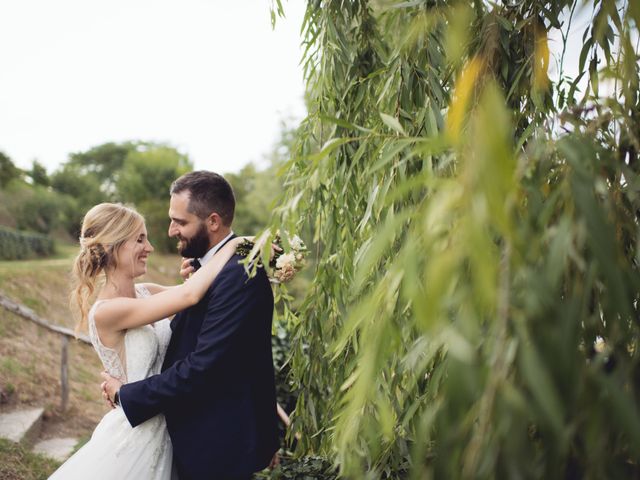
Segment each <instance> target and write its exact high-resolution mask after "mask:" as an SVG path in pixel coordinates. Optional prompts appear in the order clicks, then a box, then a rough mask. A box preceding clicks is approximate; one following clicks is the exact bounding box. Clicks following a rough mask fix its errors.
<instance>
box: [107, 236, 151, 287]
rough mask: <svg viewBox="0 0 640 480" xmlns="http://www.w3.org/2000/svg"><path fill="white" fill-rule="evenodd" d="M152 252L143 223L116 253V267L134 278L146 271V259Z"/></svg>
mask: <svg viewBox="0 0 640 480" xmlns="http://www.w3.org/2000/svg"><path fill="white" fill-rule="evenodd" d="M151 252H153V246H152V245H151V243H149V239H148V238H147V229H146V227H145V226H144V225H143V226H142V227H141V228H140V230H138V231H137V232H136V233H135V234H134V235H133V236H132V237H131V238H130V239H129V240H127V241H126V242H125V243H124V244H123V245H122V247H120V251H119V252H118V255H117V265H118V266H117V267H116V268H118V269H122V270H124V271H126V272H127V273H130V274H131V275H132V276H133V277H134V278H135V277H139V276H140V275H144V274H145V273H147V259H148V258H149V255H150V254H151Z"/></svg>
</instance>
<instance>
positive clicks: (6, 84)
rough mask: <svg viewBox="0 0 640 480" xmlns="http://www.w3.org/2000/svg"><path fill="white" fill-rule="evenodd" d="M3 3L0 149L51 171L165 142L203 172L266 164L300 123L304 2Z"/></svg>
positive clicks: (59, 0)
mask: <svg viewBox="0 0 640 480" xmlns="http://www.w3.org/2000/svg"><path fill="white" fill-rule="evenodd" d="M283 3H284V5H285V8H286V12H285V13H286V14H287V18H286V19H279V20H278V22H277V25H276V28H275V30H272V28H271V22H270V11H269V5H270V2H269V1H268V0H242V1H238V2H222V1H219V0H181V1H175V0H108V1H104V0H103V1H96V0H55V1H52V0H17V1H2V2H0V45H2V47H0V65H1V67H0V68H1V73H0V150H2V151H4V152H5V153H6V154H7V155H9V156H10V157H11V158H12V159H13V161H14V162H15V163H16V164H17V165H19V166H20V167H23V168H26V167H30V166H31V162H32V160H33V159H37V160H39V161H40V162H41V163H43V164H44V165H45V166H46V167H47V169H48V170H49V172H51V171H52V170H54V169H55V168H57V166H58V165H59V164H60V163H62V162H64V161H65V160H66V159H67V156H68V154H69V153H70V152H76V151H83V150H86V149H88V148H90V147H93V146H96V145H99V144H101V143H105V142H109V141H115V142H120V141H125V140H136V139H140V140H150V141H163V142H169V143H171V144H172V145H174V146H176V147H178V148H179V149H180V150H181V151H183V152H185V153H187V154H188V155H189V156H190V157H191V159H192V161H193V162H194V163H195V167H196V168H207V169H211V170H215V171H219V172H230V171H237V170H239V169H240V168H241V167H242V166H243V165H244V164H246V163H247V162H249V161H252V160H253V161H259V160H260V159H262V156H263V155H264V154H265V153H267V152H269V151H270V148H271V146H272V145H273V144H274V142H275V141H276V140H277V138H278V132H279V131H280V122H281V120H286V119H289V120H294V121H295V120H298V121H299V120H300V119H301V118H303V117H304V114H305V112H304V103H303V79H302V69H301V67H300V66H299V61H300V56H301V49H300V34H299V31H300V25H301V22H302V16H303V14H304V5H305V2H302V1H299V0H292V1H289V2H283Z"/></svg>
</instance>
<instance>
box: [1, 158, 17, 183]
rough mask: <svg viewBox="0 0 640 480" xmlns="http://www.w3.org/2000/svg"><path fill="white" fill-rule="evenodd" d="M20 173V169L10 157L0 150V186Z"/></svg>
mask: <svg viewBox="0 0 640 480" xmlns="http://www.w3.org/2000/svg"><path fill="white" fill-rule="evenodd" d="M20 174H21V172H20V169H19V168H18V167H16V166H15V165H14V163H13V162H12V161H11V159H10V158H9V157H8V156H7V155H6V154H5V153H4V152H0V188H4V187H6V186H7V185H8V184H9V182H10V181H11V180H13V179H16V178H19V177H20Z"/></svg>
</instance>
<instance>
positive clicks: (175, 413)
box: [105, 171, 278, 480]
mask: <svg viewBox="0 0 640 480" xmlns="http://www.w3.org/2000/svg"><path fill="white" fill-rule="evenodd" d="M170 193H171V201H170V204H169V217H170V218H171V225H170V226H169V236H170V237H176V238H177V239H178V240H179V244H178V249H179V251H180V254H181V255H182V256H183V257H189V258H197V259H198V260H199V263H200V264H204V263H206V262H208V261H209V260H210V259H211V258H212V257H213V256H214V255H215V254H216V252H217V251H218V250H219V249H220V248H221V247H222V246H223V245H224V244H225V243H226V242H227V241H229V240H230V239H231V238H233V237H234V234H233V232H232V231H231V222H232V221H233V214H234V209H235V199H234V196H233V191H232V189H231V186H230V185H229V183H228V182H227V181H226V180H225V179H224V178H223V177H221V176H220V175H217V174H215V173H212V172H207V171H196V172H191V173H187V174H186V175H183V176H182V177H180V178H178V179H177V180H176V181H175V182H174V183H173V184H172V185H171V191H170ZM238 260H240V257H239V256H237V255H236V256H234V257H232V258H231V260H230V261H229V262H228V263H227V264H226V266H225V267H224V268H223V270H222V271H221V272H220V274H219V275H218V276H217V278H216V279H215V281H214V282H213V284H212V285H211V287H210V288H209V291H208V292H207V293H206V294H205V296H204V297H203V299H202V300H201V301H200V303H198V304H196V305H194V306H193V307H190V308H188V309H186V310H185V311H183V312H180V313H178V314H177V315H176V316H175V317H174V319H173V321H172V322H171V329H172V330H173V334H172V337H171V343H169V347H168V349H167V354H166V357H165V360H164V364H163V366H162V373H161V374H159V375H154V376H152V377H149V378H147V379H145V380H142V381H139V382H133V383H129V384H126V385H120V383H119V382H118V381H117V380H115V379H113V378H109V379H108V380H107V382H106V386H105V390H106V392H107V395H108V396H109V398H110V399H112V401H114V402H115V403H116V404H120V405H121V406H122V409H123V411H124V413H125V415H126V417H127V419H128V420H129V423H131V425H132V426H133V427H135V426H137V425H140V424H141V423H143V422H145V421H146V420H148V419H149V418H151V417H153V416H155V415H157V414H159V413H163V414H164V415H165V417H166V420H167V428H168V430H169V435H170V436H171V442H172V444H173V454H174V464H175V465H176V466H177V470H178V476H179V478H180V480H189V479H223V480H227V479H229V480H231V479H234V480H235V479H238V480H239V479H248V478H250V477H251V474H252V473H253V472H256V471H259V470H262V469H263V468H265V467H266V466H267V465H268V464H269V462H270V460H271V459H272V457H273V455H274V453H275V452H276V450H277V449H278V434H277V425H276V422H277V417H276V415H277V414H276V397H275V386H274V373H273V360H272V356H271V319H272V313H273V294H272V292H271V287H270V285H269V280H268V279H267V276H266V274H265V272H264V270H263V269H258V272H257V274H256V275H255V276H254V277H253V278H248V276H247V275H246V273H245V270H244V266H243V265H242V264H238ZM198 266H199V265H198ZM105 378H107V377H105Z"/></svg>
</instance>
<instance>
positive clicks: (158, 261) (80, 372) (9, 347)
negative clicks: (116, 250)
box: [0, 246, 179, 438]
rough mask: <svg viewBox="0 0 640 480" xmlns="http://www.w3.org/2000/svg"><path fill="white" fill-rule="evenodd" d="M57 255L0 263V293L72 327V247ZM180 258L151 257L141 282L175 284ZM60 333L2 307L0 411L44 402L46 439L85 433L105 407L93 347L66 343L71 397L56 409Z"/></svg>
mask: <svg viewBox="0 0 640 480" xmlns="http://www.w3.org/2000/svg"><path fill="white" fill-rule="evenodd" d="M59 252H60V254H59V256H58V257H57V258H50V259H45V260H29V261H15V262H0V291H2V292H3V293H4V294H6V295H7V296H9V297H11V298H12V299H13V300H16V301H18V302H21V303H23V304H25V305H27V306H28V307H30V308H32V309H33V310H34V311H35V312H36V313H37V314H38V315H40V316H41V317H43V318H45V319H47V320H48V321H49V322H51V323H55V324H58V325H64V326H67V327H71V328H73V327H74V321H73V318H72V316H71V313H70V312H69V309H68V303H67V302H68V300H67V299H68V293H69V284H70V281H69V272H70V268H71V263H72V261H73V255H74V254H75V252H76V249H75V247H72V246H63V247H61V248H60V249H59ZM178 265H179V258H178V257H175V256H160V255H152V256H151V258H150V261H149V273H148V274H147V275H146V276H145V277H144V278H141V279H140V281H153V282H157V283H163V284H172V283H175V282H176V281H177V280H178V278H177V275H176V272H177V270H178ZM61 345H62V342H61V337H60V335H58V334H55V333H53V332H49V331H48V330H46V329H44V328H41V327H39V326H38V325H35V324H34V323H32V322H30V321H27V320H24V319H22V318H21V317H18V316H16V315H14V314H13V313H10V312H8V311H6V310H4V309H2V308H0V411H6V410H11V409H13V408H16V407H18V406H31V405H33V406H35V405H38V406H44V407H45V409H46V414H45V418H46V422H45V437H53V436H75V437H78V438H80V437H87V436H88V435H89V434H90V433H91V431H92V430H93V428H94V427H95V425H96V423H97V422H98V420H99V419H100V418H101V417H102V415H104V413H105V412H106V411H107V408H106V407H105V405H104V404H103V402H102V398H101V395H100V389H99V384H100V381H101V379H100V375H99V373H100V372H101V371H102V366H101V364H100V361H99V360H98V357H97V355H96V354H95V352H94V351H93V349H92V347H90V346H89V345H86V344H84V343H82V342H76V341H73V340H72V341H71V342H70V343H69V379H70V387H71V392H70V398H69V409H68V411H67V413H66V414H64V415H63V414H62V412H61V411H60V355H61Z"/></svg>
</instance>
